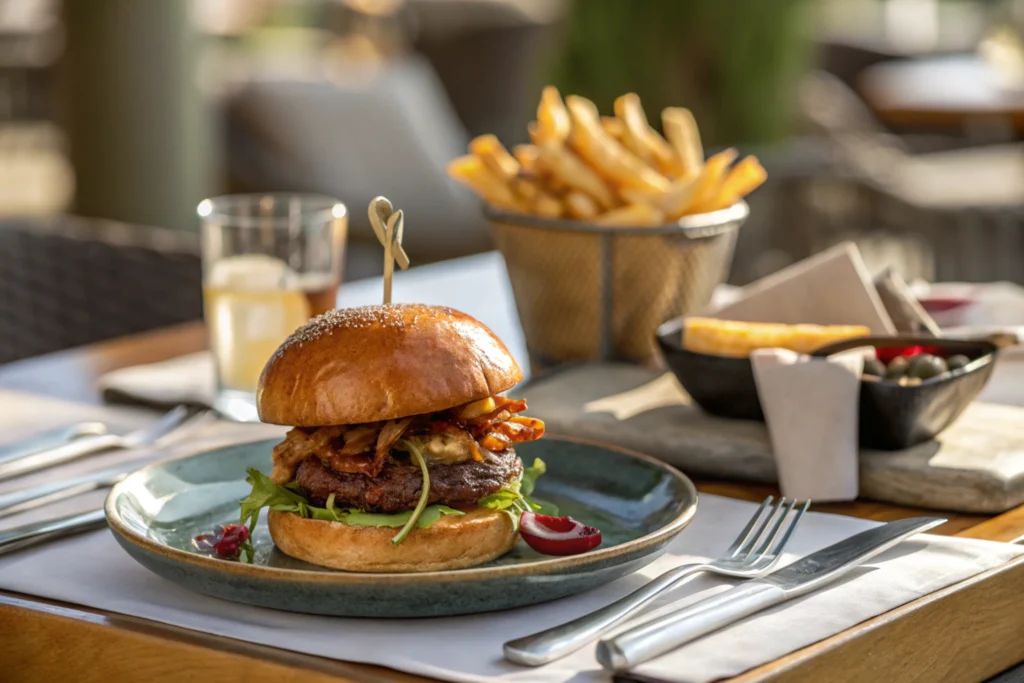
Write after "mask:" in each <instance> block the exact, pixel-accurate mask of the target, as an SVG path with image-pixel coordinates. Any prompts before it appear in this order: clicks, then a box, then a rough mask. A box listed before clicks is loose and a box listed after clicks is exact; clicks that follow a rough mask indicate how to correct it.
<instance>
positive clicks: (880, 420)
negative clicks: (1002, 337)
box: [814, 337, 996, 450]
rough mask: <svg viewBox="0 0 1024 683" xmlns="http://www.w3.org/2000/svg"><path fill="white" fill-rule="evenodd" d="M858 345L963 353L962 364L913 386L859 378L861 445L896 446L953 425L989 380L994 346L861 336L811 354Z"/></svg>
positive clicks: (888, 447)
mask: <svg viewBox="0 0 1024 683" xmlns="http://www.w3.org/2000/svg"><path fill="white" fill-rule="evenodd" d="M862 346H873V347H875V348H883V349H893V348H905V347H908V346H930V347H934V348H936V349H937V350H938V354H937V355H940V356H944V357H949V356H953V355H956V354H963V355H965V356H967V357H968V358H970V359H971V362H970V363H968V364H967V365H966V366H964V367H962V368H960V369H958V370H953V371H952V372H948V373H943V374H941V375H938V376H937V377H932V378H931V379H926V380H924V381H923V382H921V383H920V384H917V385H914V386H900V385H899V384H897V383H896V382H886V381H871V380H864V381H862V382H861V385H860V445H861V448H876V449H880V450H901V449H904V448H909V447H910V446H913V445H914V444H918V443H921V442H922V441H928V440H929V439H932V438H935V437H936V436H937V435H938V434H939V433H940V432H941V431H942V430H943V429H945V428H946V427H948V426H949V425H951V424H953V421H954V420H956V418H957V417H959V416H960V413H962V412H963V411H964V409H965V408H966V407H967V406H968V404H970V402H971V401H973V400H974V397H975V396H977V395H978V393H979V392H980V391H981V390H982V388H983V387H984V386H985V383H986V382H988V379H989V377H990V376H991V375H992V369H993V368H994V367H995V353H996V346H995V344H992V343H991V342H988V341H961V340H956V339H934V338H932V337H861V338H859V339H849V340H846V341H842V342H837V343H835V344H830V345H828V346H825V347H822V348H821V349H818V350H817V351H815V352H814V355H815V356H828V355H831V354H833V353H838V352H840V351H846V350H848V349H854V348H858V347H862Z"/></svg>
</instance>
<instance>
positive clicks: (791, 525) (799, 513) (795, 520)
mask: <svg viewBox="0 0 1024 683" xmlns="http://www.w3.org/2000/svg"><path fill="white" fill-rule="evenodd" d="M809 507H811V501H810V500H805V501H804V504H803V505H802V506H801V507H800V509H799V510H797V511H796V515H794V516H793V519H791V520H790V521H789V528H787V529H786V533H784V534H783V535H782V540H780V541H779V542H778V544H777V545H776V546H775V547H774V548H772V549H771V553H770V556H771V557H775V556H777V555H780V554H781V553H782V550H783V548H785V547H786V544H787V543H789V538H790V536H792V535H793V532H794V531H796V525H797V524H799V523H800V518H801V517H803V516H804V513H805V512H807V508H809ZM792 509H793V508H792V506H790V510H792Z"/></svg>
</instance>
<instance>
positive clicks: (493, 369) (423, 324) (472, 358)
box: [256, 304, 523, 427]
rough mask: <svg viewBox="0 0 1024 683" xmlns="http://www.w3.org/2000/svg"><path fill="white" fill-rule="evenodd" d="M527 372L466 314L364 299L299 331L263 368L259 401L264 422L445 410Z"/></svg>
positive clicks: (338, 420) (326, 422) (313, 423)
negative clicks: (360, 304)
mask: <svg viewBox="0 0 1024 683" xmlns="http://www.w3.org/2000/svg"><path fill="white" fill-rule="evenodd" d="M522 378H523V375H522V372H521V371H520V369H519V366H518V365H517V364H516V361H515V359H514V358H512V356H511V354H509V352H508V349H507V348H505V345H504V344H503V343H502V342H501V340H500V339H498V338H497V337H496V336H495V335H494V333H493V332H491V331H490V330H489V329H488V328H487V327H485V326H484V325H483V324H482V323H480V322H479V321H477V320H476V319H474V318H472V317H470V316H468V315H466V314H465V313H460V312H459V311H456V310H453V309H451V308H446V307H442V306H427V305H423V304H391V305H386V306H363V307H360V308H346V309H337V310H333V311H328V312H327V313H324V314H323V315H320V316H317V317H316V318H313V319H312V320H310V321H309V323H307V324H306V325H303V326H302V327H300V328H299V329H298V330H296V331H295V333H294V334H292V335H291V336H290V337H289V338H288V339H287V340H285V342H284V343H283V344H282V345H281V346H280V348H278V350H277V351H276V352H275V353H274V355H273V356H272V357H271V359H270V360H269V361H268V362H267V365H266V367H265V368H264V369H263V374H262V376H261V377H260V381H259V386H258V389H257V394H256V402H257V407H258V409H259V416H260V419H261V420H262V421H263V422H269V423H271V424H281V425H292V426H296V427H324V426H331V425H346V424H357V423H362V422H374V421H377V420H391V419H395V418H400V417H406V416H408V415H420V414H424V413H432V412H436V411H440V410H447V409H448V408H452V407H455V406H458V405H462V404H464V403H469V402H470V401H476V400H478V399H482V398H487V397H488V396H493V395H494V394H497V393H500V392H502V391H506V390H508V389H511V388H512V387H513V386H515V385H516V384H517V383H518V382H519V381H521V380H522Z"/></svg>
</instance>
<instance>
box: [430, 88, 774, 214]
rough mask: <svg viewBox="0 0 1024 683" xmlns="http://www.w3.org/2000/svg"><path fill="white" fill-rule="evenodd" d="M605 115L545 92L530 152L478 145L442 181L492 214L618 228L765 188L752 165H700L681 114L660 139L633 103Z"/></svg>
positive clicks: (486, 140)
mask: <svg viewBox="0 0 1024 683" xmlns="http://www.w3.org/2000/svg"><path fill="white" fill-rule="evenodd" d="M614 108H615V115H614V116H601V115H600V113H599V112H598V110H597V107H596V106H595V105H594V103H593V102H591V101H590V100H588V99H586V98H583V97H577V96H573V95H569V96H567V97H565V98H564V100H563V98H562V95H561V94H560V93H559V92H558V89H557V88H555V87H554V86H547V87H545V88H544V89H543V90H542V91H541V96H540V101H539V103H538V105H537V119H536V120H535V121H531V122H529V123H528V124H527V131H528V132H529V135H530V140H531V141H532V143H531V144H525V145H517V146H516V147H514V148H513V149H512V150H511V152H510V151H509V150H507V149H506V148H505V147H504V146H503V145H502V144H501V142H500V141H499V140H498V139H497V138H496V137H495V136H493V135H481V136H479V137H477V138H474V139H473V141H472V142H470V144H469V152H470V154H469V155H468V156H464V157H460V158H459V159H455V160H454V161H452V162H451V163H450V164H449V166H448V174H449V175H450V176H451V177H452V178H454V179H455V180H457V181H459V182H460V183H462V184H464V185H467V186H468V187H470V188H471V189H472V190H473V191H474V192H476V193H477V194H478V195H479V196H480V197H481V198H482V199H483V200H484V201H485V202H487V203H489V204H491V205H493V206H495V207H498V208H501V209H505V210H512V211H519V212H525V213H531V214H534V215H537V216H544V217H549V218H562V217H568V218H574V219H578V220H586V221H592V222H594V223H597V224H601V225H622V226H630V225H656V224H661V223H664V222H666V221H672V220H676V219H677V218H679V217H680V216H684V215H687V214H692V213H701V212H707V211H715V210H718V209H723V208H726V207H728V206H730V205H732V204H733V203H734V202H736V201H738V200H739V199H740V198H742V197H744V196H746V195H747V194H749V193H750V192H751V191H753V190H754V189H755V188H757V187H758V186H759V185H760V184H761V183H763V182H764V181H765V171H764V168H762V167H761V164H760V163H759V162H758V160H757V159H756V158H755V157H747V158H745V159H743V160H742V161H741V162H739V163H737V164H736V165H735V166H733V164H734V162H735V161H736V156H737V155H736V150H733V149H729V150H725V151H724V152H720V153H718V154H715V155H713V156H712V157H710V158H709V159H707V160H705V159H704V150H703V146H702V144H701V139H700V131H699V129H698V128H697V123H696V121H695V120H694V117H693V114H692V113H691V112H690V110H689V109H684V108H681V107H668V108H666V109H664V110H663V111H662V112H661V120H662V124H663V125H662V127H663V129H664V137H662V135H661V134H660V133H658V131H657V130H655V129H654V128H653V127H651V125H650V123H649V121H648V119H647V116H646V114H645V113H644V109H643V104H642V103H641V101H640V98H639V97H638V96H637V95H636V94H635V93H626V94H625V95H622V96H621V97H619V98H617V99H616V100H615V107H614ZM730 167H731V168H730Z"/></svg>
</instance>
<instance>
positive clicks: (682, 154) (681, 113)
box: [661, 107, 704, 175]
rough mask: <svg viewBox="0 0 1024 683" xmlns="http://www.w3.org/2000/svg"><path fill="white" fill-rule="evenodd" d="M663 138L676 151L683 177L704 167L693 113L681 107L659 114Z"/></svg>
mask: <svg viewBox="0 0 1024 683" xmlns="http://www.w3.org/2000/svg"><path fill="white" fill-rule="evenodd" d="M661 126H662V129H664V131H665V137H666V138H668V141H669V143H670V144H671V145H672V147H673V148H674V149H675V151H676V155H677V156H678V158H679V163H680V165H681V166H682V173H683V175H695V174H697V173H699V172H700V170H701V168H702V167H703V166H704V147H703V145H702V144H701V141H700V130H699V129H698V128H697V121H696V119H694V118H693V112H691V111H690V110H689V109H683V108H682V107H667V108H665V109H664V110H662V112H661Z"/></svg>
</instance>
